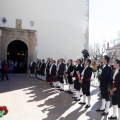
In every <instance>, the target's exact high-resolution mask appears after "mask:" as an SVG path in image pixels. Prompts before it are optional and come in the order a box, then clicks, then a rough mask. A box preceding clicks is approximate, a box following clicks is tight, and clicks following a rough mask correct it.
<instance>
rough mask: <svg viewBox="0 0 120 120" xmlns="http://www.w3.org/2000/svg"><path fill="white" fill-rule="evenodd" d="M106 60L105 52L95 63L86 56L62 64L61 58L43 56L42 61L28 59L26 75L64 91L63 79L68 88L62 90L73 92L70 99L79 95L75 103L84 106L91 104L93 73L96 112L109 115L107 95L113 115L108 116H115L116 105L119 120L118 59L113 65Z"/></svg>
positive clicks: (119, 73) (119, 67) (119, 74)
mask: <svg viewBox="0 0 120 120" xmlns="http://www.w3.org/2000/svg"><path fill="white" fill-rule="evenodd" d="M109 61H110V58H109V57H108V56H107V55H105V56H103V58H102V61H101V62H100V64H99V65H97V64H96V62H95V61H91V60H90V59H89V58H86V59H85V60H83V59H77V60H76V61H74V62H73V60H72V59H69V60H68V62H67V63H66V64H65V61H64V59H63V58H60V59H58V60H57V62H56V61H55V60H54V59H52V58H48V59H47V62H46V63H45V60H44V59H42V61H41V60H39V59H38V60H37V62H34V61H31V62H30V64H29V69H30V77H33V78H34V77H37V78H39V79H40V80H44V81H46V82H48V84H50V85H51V86H52V87H54V88H55V89H56V88H57V89H58V90H60V91H61V92H62V91H64V82H65V81H66V83H67V84H68V88H69V89H68V90H66V91H65V92H66V93H69V94H73V92H75V95H74V96H73V98H74V101H80V97H81V96H82V97H83V101H81V102H79V104H81V105H86V106H85V108H86V109H88V108H89V107H90V103H91V94H90V82H91V76H92V74H94V73H97V78H98V80H99V82H100V86H99V88H100V91H101V101H102V105H101V107H100V108H99V109H97V110H96V112H102V113H101V115H102V116H106V115H108V114H109V108H110V96H111V97H112V106H113V115H112V116H110V117H109V119H117V114H116V113H117V112H116V111H117V108H118V120H120V79H119V78H120V60H119V59H115V61H114V66H112V65H109ZM73 63H75V64H73ZM35 71H36V72H35ZM64 79H65V80H64ZM74 90H75V91H74ZM86 98H87V101H86Z"/></svg>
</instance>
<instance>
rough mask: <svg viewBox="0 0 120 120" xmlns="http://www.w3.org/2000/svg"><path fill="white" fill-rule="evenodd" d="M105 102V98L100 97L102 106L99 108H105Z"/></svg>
mask: <svg viewBox="0 0 120 120" xmlns="http://www.w3.org/2000/svg"><path fill="white" fill-rule="evenodd" d="M105 103H106V101H105V99H102V106H101V108H100V110H103V109H105Z"/></svg>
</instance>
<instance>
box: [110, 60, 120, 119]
mask: <svg viewBox="0 0 120 120" xmlns="http://www.w3.org/2000/svg"><path fill="white" fill-rule="evenodd" d="M114 68H115V71H114V74H113V79H112V84H111V87H110V94H111V96H112V108H113V115H112V116H110V117H108V118H109V119H110V120H112V119H117V109H118V120H120V59H116V60H115V61H114Z"/></svg>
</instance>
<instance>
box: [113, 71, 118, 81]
mask: <svg viewBox="0 0 120 120" xmlns="http://www.w3.org/2000/svg"><path fill="white" fill-rule="evenodd" d="M118 72H119V69H116V70H115V72H114V75H113V80H115V76H116V75H117V74H118Z"/></svg>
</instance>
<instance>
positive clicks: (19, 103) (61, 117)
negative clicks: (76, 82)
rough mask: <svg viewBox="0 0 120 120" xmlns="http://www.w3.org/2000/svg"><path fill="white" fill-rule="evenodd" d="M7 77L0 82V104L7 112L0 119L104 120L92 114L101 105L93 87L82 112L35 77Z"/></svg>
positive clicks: (105, 118) (70, 97) (75, 103)
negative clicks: (6, 108) (87, 105)
mask: <svg viewBox="0 0 120 120" xmlns="http://www.w3.org/2000/svg"><path fill="white" fill-rule="evenodd" d="M9 78H10V80H9V81H2V82H0V105H1V106H3V105H5V106H7V107H8V109H9V113H8V114H7V115H5V116H3V117H2V118H0V120H107V117H102V116H101V115H100V113H97V112H96V111H95V110H96V109H97V108H99V107H100V104H101V102H99V92H98V88H96V87H91V95H92V96H91V97H92V100H91V107H90V108H89V109H85V108H84V106H81V105H79V104H78V102H74V101H73V99H72V95H70V94H68V93H66V92H59V91H58V90H56V89H54V88H51V87H50V85H48V84H47V83H46V82H44V81H41V80H38V79H37V78H29V76H28V75H9ZM65 89H67V86H65ZM111 111H112V109H110V112H109V115H111V114H112V112H111Z"/></svg>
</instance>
